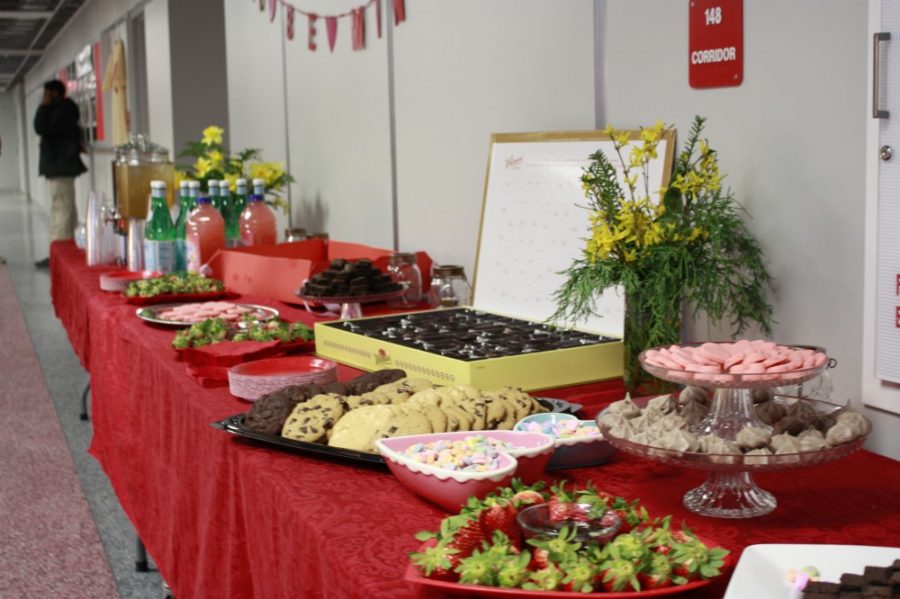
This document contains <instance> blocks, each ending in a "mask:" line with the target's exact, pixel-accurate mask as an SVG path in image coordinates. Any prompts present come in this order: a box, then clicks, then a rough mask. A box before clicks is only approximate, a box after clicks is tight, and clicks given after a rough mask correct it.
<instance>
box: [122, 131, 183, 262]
mask: <svg viewBox="0 0 900 599" xmlns="http://www.w3.org/2000/svg"><path fill="white" fill-rule="evenodd" d="M112 170H113V189H114V190H115V200H116V215H117V216H118V217H120V222H121V223H123V224H124V229H125V230H124V233H125V235H126V247H127V250H126V253H127V262H128V269H129V270H133V271H138V270H143V267H144V260H143V244H144V221H145V219H146V218H147V206H148V204H149V199H150V181H153V180H158V181H165V182H166V201H167V202H168V204H169V208H171V207H172V205H173V204H174V203H175V193H174V191H173V190H174V185H173V183H174V178H175V167H174V165H173V164H172V162H171V160H169V151H168V150H167V149H166V148H163V147H161V146H158V145H156V144H154V143H153V142H151V141H150V138H149V137H147V136H146V135H143V134H141V133H138V134H134V135H132V136H131V139H130V141H129V142H128V143H127V144H124V145H121V146H118V147H117V148H116V158H115V160H113V163H112Z"/></svg>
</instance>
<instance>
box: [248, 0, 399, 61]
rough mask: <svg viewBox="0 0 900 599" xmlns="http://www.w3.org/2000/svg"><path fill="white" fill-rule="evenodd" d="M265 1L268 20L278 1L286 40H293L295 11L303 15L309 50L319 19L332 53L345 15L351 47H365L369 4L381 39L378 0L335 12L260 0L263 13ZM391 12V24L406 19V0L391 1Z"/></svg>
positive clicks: (313, 47)
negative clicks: (392, 19) (324, 11)
mask: <svg viewBox="0 0 900 599" xmlns="http://www.w3.org/2000/svg"><path fill="white" fill-rule="evenodd" d="M267 4H268V9H269V10H268V13H269V20H270V21H274V20H275V15H276V14H277V11H278V5H279V4H280V5H281V6H282V7H283V8H284V11H285V18H286V20H287V26H286V28H285V36H286V37H287V39H288V40H293V39H294V31H295V30H294V18H295V15H296V14H297V13H299V14H301V15H303V16H305V17H306V20H307V32H306V36H307V41H306V47H307V49H308V50H309V51H310V52H315V51H316V48H317V46H316V33H317V31H316V21H318V20H319V19H320V18H322V19H325V32H326V34H327V36H328V48H329V49H330V50H331V51H332V52H334V46H335V44H336V43H337V33H338V21H339V20H340V19H342V18H344V17H350V26H351V32H350V45H351V47H352V48H353V50H365V48H366V10H368V8H369V7H370V6H374V7H375V31H376V33H377V35H378V38H379V39H381V33H382V26H381V21H382V19H381V0H368V2H366V3H365V4H363V5H361V6H357V7H356V8H353V9H350V10H348V11H347V12H343V13H339V14H335V15H319V14H316V13H313V12H310V11H307V10H302V9H300V8H297V7H296V6H294V5H293V4H291V3H290V2H288V0H259V10H260V11H263V12H265V11H266V5H267ZM390 7H391V12H392V13H393V15H394V25H399V24H400V23H403V22H404V21H406V2H405V0H391V3H390Z"/></svg>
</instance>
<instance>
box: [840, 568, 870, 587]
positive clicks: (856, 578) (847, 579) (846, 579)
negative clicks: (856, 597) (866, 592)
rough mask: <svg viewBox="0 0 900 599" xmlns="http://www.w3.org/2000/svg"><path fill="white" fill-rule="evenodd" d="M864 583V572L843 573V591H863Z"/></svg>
mask: <svg viewBox="0 0 900 599" xmlns="http://www.w3.org/2000/svg"><path fill="white" fill-rule="evenodd" d="M864 585H865V580H863V577H862V574H851V573H849V572H848V573H846V574H841V591H861V590H862V588H863V586H864Z"/></svg>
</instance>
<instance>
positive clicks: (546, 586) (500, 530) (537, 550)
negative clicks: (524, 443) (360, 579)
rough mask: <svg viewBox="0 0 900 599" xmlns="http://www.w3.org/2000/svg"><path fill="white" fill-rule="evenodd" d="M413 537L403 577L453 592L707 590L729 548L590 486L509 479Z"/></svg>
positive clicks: (652, 593) (620, 594) (621, 594)
mask: <svg viewBox="0 0 900 599" xmlns="http://www.w3.org/2000/svg"><path fill="white" fill-rule="evenodd" d="M535 509H540V511H541V513H543V514H545V516H544V518H545V520H544V521H543V522H541V524H540V526H537V527H536V526H535V523H534V521H533V520H529V519H528V518H524V517H523V516H525V515H526V514H527V513H528V512H533V511H534V510H535ZM592 530H603V531H610V532H609V534H603V535H599V536H592V535H591V534H590V532H591V531H592ZM416 539H418V540H419V541H422V542H423V543H422V545H421V546H420V547H419V549H418V550H417V551H415V552H412V553H411V554H410V563H409V565H408V567H407V570H406V575H405V578H406V580H407V581H409V582H411V583H413V584H416V585H421V586H425V587H430V588H433V589H435V590H440V591H443V592H449V593H454V594H466V595H470V594H477V595H479V596H496V597H560V598H564V597H583V596H584V595H585V594H586V593H598V594H602V595H603V596H604V597H611V598H612V597H615V598H622V599H624V598H628V597H632V598H638V597H657V596H662V595H673V594H677V593H682V592H686V591H689V590H692V589H696V588H700V587H703V586H706V585H708V584H710V583H711V582H712V580H713V579H715V578H717V577H719V576H721V575H722V572H723V571H724V570H726V569H727V568H729V567H730V566H731V560H730V559H729V551H728V550H727V549H724V548H722V547H719V546H717V545H716V544H715V543H714V542H712V541H710V540H708V539H702V538H701V537H698V536H697V535H695V534H694V533H693V532H691V531H690V530H689V529H688V528H687V527H686V526H681V527H680V528H675V527H673V525H672V522H671V517H670V516H667V517H664V518H651V517H650V516H649V515H648V513H647V510H646V509H645V508H644V507H642V506H641V505H640V503H639V502H638V501H628V500H626V499H624V498H622V497H615V496H613V495H610V494H608V493H605V492H602V491H599V490H597V489H596V488H594V487H593V486H592V485H591V484H590V483H589V484H588V485H587V486H586V487H583V488H575V487H574V486H570V485H567V484H566V482H565V481H563V482H560V483H557V484H555V485H554V486H552V487H550V488H549V489H546V490H545V489H544V486H543V483H542V482H539V483H537V484H535V485H532V486H524V485H523V484H522V483H521V482H519V481H518V480H517V479H514V480H513V482H512V484H511V486H509V487H503V488H500V489H497V491H495V492H494V493H491V494H490V495H488V496H487V497H485V498H484V499H482V500H476V499H474V498H472V499H470V500H469V503H468V504H467V505H466V506H465V507H464V508H463V509H462V510H461V511H460V512H459V513H458V514H454V515H452V516H449V517H447V518H444V520H443V521H442V522H441V524H440V528H439V530H437V531H435V532H430V531H424V532H420V533H419V534H417V535H416Z"/></svg>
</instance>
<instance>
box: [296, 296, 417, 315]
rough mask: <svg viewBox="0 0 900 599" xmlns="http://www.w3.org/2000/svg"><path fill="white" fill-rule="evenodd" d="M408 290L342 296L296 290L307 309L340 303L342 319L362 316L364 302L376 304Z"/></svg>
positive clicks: (395, 297) (394, 297)
mask: <svg viewBox="0 0 900 599" xmlns="http://www.w3.org/2000/svg"><path fill="white" fill-rule="evenodd" d="M405 292H406V290H405V289H397V290H396V291H387V292H385V293H377V294H372V295H342V296H329V297H326V296H318V295H303V294H302V293H301V292H300V290H297V291H295V294H296V295H297V297H299V298H300V299H301V300H303V304H304V305H305V306H306V309H307V311H311V310H310V308H311V307H312V306H313V305H317V304H319V305H321V304H340V305H341V320H350V319H351V318H360V317H361V316H362V315H363V314H362V304H376V303H378V302H387V301H390V300H393V299H397V298H398V297H400V296H401V295H403V294H404V293H405Z"/></svg>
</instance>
